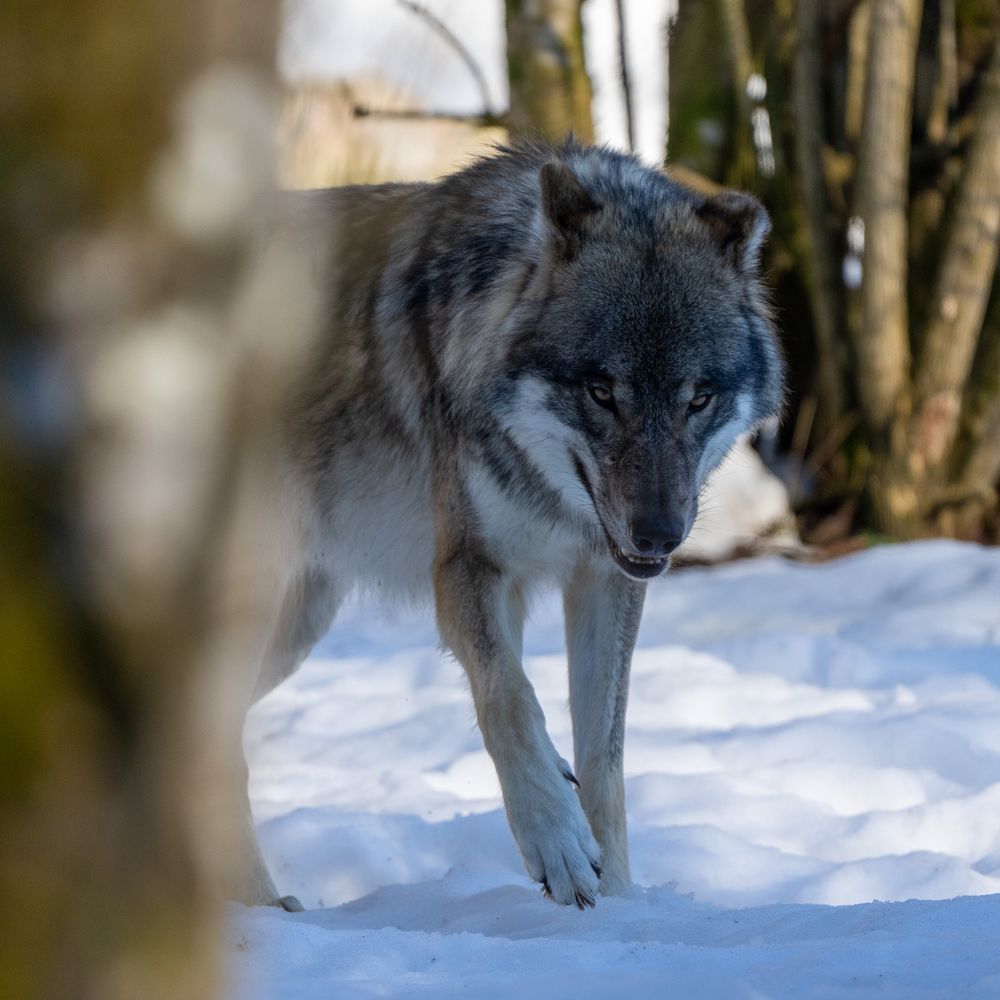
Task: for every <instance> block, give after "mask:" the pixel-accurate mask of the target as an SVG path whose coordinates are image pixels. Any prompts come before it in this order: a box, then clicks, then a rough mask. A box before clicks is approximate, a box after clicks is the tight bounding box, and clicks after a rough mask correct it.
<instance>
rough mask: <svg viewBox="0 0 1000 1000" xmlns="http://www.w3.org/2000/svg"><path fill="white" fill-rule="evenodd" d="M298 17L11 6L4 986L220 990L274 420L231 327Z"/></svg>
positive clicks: (5, 187)
mask: <svg viewBox="0 0 1000 1000" xmlns="http://www.w3.org/2000/svg"><path fill="white" fill-rule="evenodd" d="M277 25H278V9H277V5H276V4H272V3H264V4H257V5H254V7H253V9H252V10H248V9H247V8H246V7H245V6H244V5H242V4H237V3H236V2H235V0H207V2H194V0H182V2H178V3H174V4H162V3H158V2H154V0H128V2H126V0H105V2H102V3H98V4H96V5H95V4H93V3H83V2H74V0H53V2H52V3H47V4H35V3H31V2H28V0H13V2H11V3H8V4H6V5H5V6H3V7H0V51H2V52H3V53H4V59H3V66H2V67H0V73H2V74H3V76H4V79H3V80H2V82H0V93H2V95H3V96H2V98H0V133H2V147H3V150H4V155H3V157H2V159H0V230H2V231H3V233H4V239H3V241H2V246H0V760H2V762H3V763H2V772H0V773H2V775H3V781H2V785H0V914H2V917H0V925H2V928H3V933H2V934H0V993H2V995H3V996H5V997H7V996H9V997H12V998H14V997H16V998H18V1000H35V998H43V997H57V998H62V997H66V998H68V997H73V998H74V1000H75V998H81V1000H89V998H95V1000H97V998H100V1000H106V998H110V1000H116V998H121V1000H134V998H137V997H141V998H143V1000H157V998H163V1000H168V998H169V1000H175V998H178V997H184V998H193V1000H197V998H202V997H204V998H207V997H212V996H216V995H218V990H219V983H220V954H219V944H220V939H221V930H222V926H221V919H220V903H219V899H218V894H217V887H216V885H215V882H216V879H217V878H218V876H219V869H220V866H221V865H222V863H223V859H224V858H225V855H226V852H227V850H228V845H229V843H230V840H231V836H232V833H231V831H230V830H228V829H227V826H226V822H225V820H220V821H219V822H216V823H214V824H204V823H203V820H204V819H205V814H206V812H207V811H208V810H209V809H210V808H211V803H212V802H214V801H215V800H217V799H222V800H225V799H226V798H227V797H228V796H229V794H230V792H229V783H228V782H227V780H226V779H227V777H228V776H227V775H226V774H225V773H224V772H225V771H226V770H227V767H228V761H227V754H228V752H229V748H228V747H223V746H221V745H220V743H219V741H218V733H219V732H220V731H221V730H222V727H223V725H224V724H225V721H226V720H225V718H224V717H225V716H226V714H227V713H228V711H229V709H230V707H232V708H235V707H236V706H233V705H231V703H228V702H227V700H226V698H225V692H226V690H227V686H229V685H231V684H232V683H235V682H234V681H233V680H232V677H233V675H232V674H231V673H229V672H227V671H231V670H233V669H234V667H238V666H239V664H237V663H236V660H237V659H238V658H239V655H238V654H239V649H240V646H241V641H242V637H241V633H240V631H239V628H237V627H234V628H235V630H234V629H229V631H228V632H227V631H226V630H225V629H220V628H219V627H218V621H217V619H216V616H215V614H214V610H215V609H217V606H218V602H219V601H220V600H226V599H229V598H226V597H225V596H224V591H225V586H224V584H225V577H226V575H227V574H229V575H231V573H232V567H231V566H228V567H227V566H226V565H225V563H226V558H227V556H226V547H225V546H226V544H227V543H228V542H229V541H231V537H230V533H229V531H228V530H227V524H228V520H229V518H228V512H230V511H231V510H232V509H233V506H234V503H235V500H236V498H237V491H238V490H239V489H240V488H241V486H242V484H244V483H245V482H246V481H247V480H246V475H245V472H243V471H241V470H244V469H245V468H246V462H247V459H248V456H249V455H250V454H251V452H252V451H253V449H254V445H255V441H256V438H255V435H256V433H257V431H256V429H255V428H254V426H253V425H248V424H247V423H246V422H242V421H241V420H240V419H239V418H240V416H241V414H242V413H243V412H244V410H245V409H246V407H245V405H244V399H243V397H242V396H241V395H240V392H242V391H245V390H244V389H243V388H241V390H240V392H236V391H235V389H234V386H236V385H239V386H242V387H254V388H257V389H259V382H256V383H255V380H254V377H253V375H254V372H255V371H256V370H258V368H257V366H255V365H254V364H253V363H252V360H251V362H250V363H248V362H247V358H246V352H245V351H241V350H240V349H236V348H234V346H233V344H232V341H231V339H230V338H229V336H228V333H227V329H228V326H229V324H230V320H231V316H232V312H233V307H234V302H235V301H236V300H237V299H238V297H239V294H240V289H241V281H242V279H243V278H244V276H245V274H246V261H247V253H248V249H247V240H246V228H247V227H246V226H245V222H246V214H247V212H248V211H249V209H250V207H251V206H255V203H256V202H257V200H258V199H259V198H261V197H262V196H264V195H265V194H266V191H267V188H268V185H269V180H270V177H271V163H270V145H271V120H270V97H269V94H270V88H271V80H272V65H273V53H274V48H275V40H276V36H277ZM220 167H221V168H222V175H221V176H220V175H219V174H218V173H217V171H218V169H219V168H220ZM241 357H242V358H243V361H242V363H241V368H242V370H241V372H240V379H239V381H238V382H237V381H234V379H233V377H232V374H231V370H230V369H231V366H233V365H234V364H236V363H237V362H238V361H239V359H240V358H241ZM258 395H260V393H259V392H258ZM261 409H262V415H263V417H266V416H267V413H269V412H273V410H268V408H267V407H266V406H263V407H262V408H261ZM220 566H221V577H220ZM220 580H221V584H222V585H220ZM220 595H222V596H220ZM207 692H211V693H212V694H215V695H217V696H219V697H218V699H217V700H216V701H214V702H213V701H211V699H209V698H206V693H207Z"/></svg>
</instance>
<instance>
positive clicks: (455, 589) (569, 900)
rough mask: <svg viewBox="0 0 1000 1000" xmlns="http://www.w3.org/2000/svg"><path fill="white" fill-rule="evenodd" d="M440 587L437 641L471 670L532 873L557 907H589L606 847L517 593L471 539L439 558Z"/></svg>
mask: <svg viewBox="0 0 1000 1000" xmlns="http://www.w3.org/2000/svg"><path fill="white" fill-rule="evenodd" d="M434 583H435V594H436V599H437V615H438V625H439V628H440V632H441V638H442V640H443V641H444V643H445V645H446V646H448V647H449V648H450V649H451V650H452V652H454V654H455V655H456V656H457V657H458V659H459V661H460V662H461V664H462V666H463V667H464V668H465V672H466V673H467V674H468V676H469V685H470V687H471V689H472V697H473V700H474V702H475V706H476V716H477V718H478V720H479V728H480V730H481V731H482V734H483V742H484V744H485V745H486V750H487V752H488V753H489V755H490V756H491V757H492V758H493V763H494V764H495V766H496V769H497V775H498V776H499V778H500V787H501V789H502V791H503V799H504V806H505V807H506V810H507V821H508V823H509V824H510V828H511V832H512V833H513V834H514V839H515V840H516V841H517V845H518V847H519V848H520V850H521V856H522V857H523V858H524V863H525V866H526V868H527V870H528V874H529V875H530V876H531V877H532V878H533V879H535V880H536V881H538V882H541V884H542V886H543V887H544V889H545V893H546V895H548V896H549V897H551V898H552V899H553V900H555V901H556V902H558V903H566V904H575V905H576V906H578V907H579V908H580V909H583V908H584V907H585V906H593V905H594V901H595V898H596V896H597V891H598V878H599V875H600V871H601V869H600V849H599V848H598V846H597V842H596V841H595V840H594V837H593V835H592V834H591V832H590V826H589V825H588V823H587V818H586V816H584V813H583V809H582V808H581V807H580V800H579V796H578V794H577V791H576V787H575V783H574V779H573V776H572V773H571V772H570V770H569V766H568V765H567V763H566V762H565V761H564V760H563V759H562V758H561V757H560V756H559V754H558V753H557V752H556V749H555V747H554V746H553V745H552V741H551V740H550V739H549V736H548V733H547V732H546V731H545V717H544V715H543V714H542V709H541V706H540V705H539V704H538V699H537V698H536V697H535V693H534V691H533V689H532V687H531V683H530V681H529V680H528V678H527V676H526V675H525V673H524V670H523V668H522V666H521V657H520V650H521V635H522V629H523V623H524V601H523V598H522V596H521V593H520V591H519V589H518V588H517V586H516V585H514V584H513V583H512V582H511V581H510V579H509V578H508V577H507V576H506V574H504V573H503V571H502V570H501V569H500V568H499V567H498V566H496V565H495V564H493V563H492V562H491V561H490V559H489V557H488V556H487V555H486V554H485V553H483V552H482V551H481V550H479V549H477V548H476V547H475V546H474V545H473V544H472V543H470V542H469V541H468V540H467V539H465V540H462V541H461V542H460V543H459V544H457V545H454V546H453V547H452V548H451V550H450V551H449V552H448V553H447V554H445V555H444V556H443V557H441V558H439V560H438V562H437V563H436V565H435V574H434Z"/></svg>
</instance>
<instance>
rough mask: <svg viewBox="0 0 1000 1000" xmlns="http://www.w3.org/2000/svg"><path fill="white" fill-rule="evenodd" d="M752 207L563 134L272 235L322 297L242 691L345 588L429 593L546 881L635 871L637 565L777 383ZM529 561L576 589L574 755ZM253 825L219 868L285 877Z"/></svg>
mask: <svg viewBox="0 0 1000 1000" xmlns="http://www.w3.org/2000/svg"><path fill="white" fill-rule="evenodd" d="M767 230H768V222H767V216H766V214H765V213H764V211H763V209H762V208H761V207H760V206H759V205H758V204H757V202H755V201H754V200H753V199H752V198H750V197H749V196H747V195H741V194H735V193H725V194H722V195H719V196H716V197H714V198H708V199H706V198H704V197H701V196H698V195H695V194H693V193H691V192H690V191H688V190H686V189H685V188H682V187H681V186H679V185H677V184H675V183H673V182H672V181H671V180H669V179H668V178H667V177H666V176H665V175H664V174H662V173H661V172H659V171H655V170H651V169H648V168H646V167H644V166H642V165H640V164H639V163H638V162H637V161H636V160H635V159H633V158H632V157H629V156H625V155H622V154H619V153H616V152H612V151H609V150H607V149H600V148H594V147H583V146H579V145H576V144H574V143H572V142H568V143H566V144H565V145H563V146H561V147H549V146H524V147H519V148H516V149H501V150H499V151H498V153H497V155H495V156H492V157H490V158H487V159H483V160H480V161H478V162H476V163H474V164H473V165H472V166H470V167H468V168H467V169H465V170H463V171H461V172H459V173H457V174H454V175H452V176H450V177H447V178H445V179H443V180H441V181H439V182H437V183H434V184H405V185H404V184H390V185H380V186H373V187H352V188H341V189H334V190H329V191H320V192H310V193H306V194H302V195H297V196H290V199H289V201H288V203H287V205H286V212H285V216H284V219H283V220H282V223H281V225H280V226H279V227H278V231H277V232H276V233H274V234H273V236H272V239H274V240H281V239H289V238H290V239H294V240H296V241H303V240H304V241H305V243H306V244H307V245H308V246H310V248H311V251H310V252H311V253H313V256H314V260H315V267H316V274H317V277H318V280H319V281H320V283H321V287H322V292H323V295H324V310H323V315H324V321H323V327H322V333H321V336H320V338H319V342H318V345H317V347H316V350H315V351H314V353H313V354H312V355H311V357H310V361H309V364H308V365H307V366H306V371H305V374H304V376H303V381H302V385H301V390H300V392H299V394H298V396H297V398H296V403H295V406H294V407H293V412H292V413H291V414H290V416H289V419H288V424H287V428H286V433H285V434H284V437H283V440H284V442H285V445H284V453H283V454H282V455H281V456H280V459H281V462H282V465H283V467H284V468H285V469H286V470H287V471H286V474H285V475H284V477H283V483H284V487H283V488H284V489H285V491H286V493H287V496H286V499H285V505H286V509H287V511H288V520H289V525H290V526H291V527H290V538H292V539H293V540H294V543H291V542H290V544H289V546H288V548H289V551H288V553H287V557H286V558H285V559H284V560H283V562H282V565H281V567H280V570H276V574H275V580H276V608H279V609H280V610H279V611H278V612H277V613H276V617H275V623H274V626H273V629H272V630H271V635H270V637H269V639H268V641H267V643H266V650H265V651H264V652H263V653H262V657H261V662H260V664H259V668H255V669H257V677H256V696H257V697H259V696H260V695H261V694H263V693H265V692H266V691H268V690H270V689H271V688H272V687H274V686H275V685H276V684H277V683H279V682H280V681H281V680H282V679H283V678H284V677H285V676H287V675H288V674H289V673H290V672H291V671H293V670H294V669H295V668H296V667H297V665H298V664H299V662H300V661H301V660H302V659H303V658H304V657H305V656H306V655H307V653H308V651H309V649H310V648H311V646H312V644H313V643H314V642H315V641H316V640H317V639H318V638H319V637H320V636H321V635H322V634H323V633H324V631H325V630H326V629H327V628H328V627H329V625H330V623H331V622H332V620H333V617H334V615H335V613H336V610H337V608H338V606H339V604H340V602H341V601H342V600H343V598H344V597H345V595H346V594H347V593H349V592H350V591H351V590H352V589H354V588H357V587H365V588H367V589H369V590H371V591H376V592H378V593H380V594H385V595H389V596H393V597H396V598H402V599H405V600H415V599H419V598H420V597H421V596H422V595H425V594H430V593H432V592H433V594H434V600H435V606H436V612H437V618H438V624H439V628H440V633H441V638H442V642H443V644H444V645H445V647H446V648H448V649H450V650H451V651H453V652H454V654H455V655H456V657H457V658H458V660H459V661H460V662H461V664H462V666H463V667H464V668H465V671H466V673H467V675H468V678H469V683H470V687H471V691H472V696H473V699H474V702H475V707H476V714H477V718H478V721H479V725H480V728H481V730H482V734H483V739H484V743H485V746H486V749H487V750H488V752H489V753H490V755H491V756H492V758H493V761H494V763H495V764H496V767H497V773H498V775H499V778H500V784H501V787H502V790H503V796H504V802H505V806H506V809H507V816H508V820H509V822H510V826H511V829H512V832H513V834H514V837H515V839H516V841H517V843H518V846H519V847H520V850H521V853H522V855H523V857H524V861H525V865H526V867H527V870H528V872H529V874H530V875H531V877H532V878H534V879H535V880H537V881H538V882H540V883H541V884H542V885H543V887H544V889H545V892H546V894H547V895H549V896H550V897H551V898H553V899H554V900H556V901H558V902H560V903H572V904H576V905H578V906H581V907H582V906H586V905H593V903H594V901H595V898H596V895H597V893H598V891H602V892H605V893H621V892H624V891H625V890H626V889H627V887H628V885H629V869H628V855H627V848H626V836H625V806H624V779H623V735H624V720H625V707H626V701H627V693H628V674H629V664H630V661H631V656H632V649H633V646H634V644H635V638H636V633H637V630H638V625H639V618H640V615H641V610H642V603H643V598H644V594H645V587H646V582H645V581H646V580H647V579H648V578H650V577H652V576H655V575H658V574H659V573H661V572H662V571H663V570H665V569H666V567H667V565H668V561H669V552H670V550H671V549H672V548H673V547H674V546H675V545H676V544H677V543H678V542H679V541H680V540H681V538H682V537H683V536H684V535H686V533H687V532H688V531H689V530H690V527H691V524H692V522H693V520H694V517H695V514H696V512H697V503H698V496H699V493H700V491H701V489H702V487H703V486H704V483H705V480H706V477H707V476H708V474H709V473H710V472H711V470H712V469H713V468H714V467H715V466H716V465H717V464H718V462H719V461H720V460H721V459H722V458H723V456H724V455H725V454H726V452H727V450H728V448H729V447H730V446H731V444H732V443H733V442H734V440H735V439H736V437H737V436H738V435H739V434H741V433H743V432H744V431H747V430H749V429H751V428H753V427H754V426H755V425H757V424H758V423H760V422H761V421H762V420H764V419H766V418H768V417H770V416H772V415H774V414H775V413H776V412H777V411H778V409H779V407H780V402H781V391H782V390H781V385H782V363H781V358H780V352H779V349H778V346H777V342H776V338H775V335H774V332H773V329H772V324H771V322H770V319H769V315H768V311H767V308H766V304H765V296H764V292H763V289H762V286H761V283H760V278H759V272H758V254H759V250H760V245H761V242H762V240H763V239H764V237H765V236H766V233H767ZM544 583H551V584H554V585H556V586H558V587H560V588H561V589H562V590H563V593H564V596H565V607H566V626H567V646H568V653H569V675H570V706H571V711H572V717H573V744H574V745H573V752H574V759H575V777H574V773H573V771H571V770H570V768H569V765H568V764H567V763H566V761H565V760H563V759H562V758H561V757H560V755H559V753H558V752H557V751H556V749H555V748H554V746H553V745H552V742H551V740H550V739H549V737H548V735H547V734H546V731H545V723H544V718H543V716H542V711H541V708H540V707H539V705H538V702H537V699H536V698H535V695H534V692H533V690H532V688H531V684H530V682H529V681H528V679H527V677H526V676H525V674H524V671H523V669H522V666H521V633H522V626H523V621H524V615H525V610H526V606H527V601H528V598H529V594H530V592H531V590H532V588H534V587H535V586H536V585H538V584H544ZM432 587H433V591H432ZM577 782H578V784H577ZM246 815H247V816H249V810H246ZM246 843H247V849H246V851H245V853H246V858H245V860H243V861H241V862H240V864H241V866H242V867H241V868H240V870H239V872H238V874H237V876H236V877H235V878H234V880H233V882H234V884H233V885H232V886H231V891H232V893H233V894H235V895H236V896H237V897H238V898H241V899H242V900H243V901H245V902H249V903H255V902H270V903H274V902H277V901H278V896H277V893H276V891H275V889H274V885H273V883H272V882H271V879H270V877H269V875H268V874H267V871H266V869H265V868H264V866H263V862H262V861H261V859H260V854H259V851H258V850H257V849H256V846H255V842H254V838H253V833H252V829H251V830H248V831H247V835H246Z"/></svg>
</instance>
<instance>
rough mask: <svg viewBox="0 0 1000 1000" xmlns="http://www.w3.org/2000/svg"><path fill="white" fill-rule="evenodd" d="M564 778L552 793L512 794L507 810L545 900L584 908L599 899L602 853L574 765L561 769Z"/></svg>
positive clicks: (515, 835)
mask: <svg viewBox="0 0 1000 1000" xmlns="http://www.w3.org/2000/svg"><path fill="white" fill-rule="evenodd" d="M560 763H561V764H563V765H565V762H564V761H562V762H560ZM559 778H560V779H563V780H558V781H557V782H554V783H553V785H552V786H550V788H549V789H547V790H546V792H547V794H545V793H543V790H542V789H541V788H539V787H537V786H535V787H534V788H531V789H526V790H525V792H524V793H523V794H522V795H520V796H511V797H510V798H509V801H508V808H507V812H508V817H509V819H510V825H511V829H512V830H513V832H514V838H515V839H516V840H517V843H518V846H519V847H520V848H521V855H522V857H523V858H524V863H525V867H526V868H527V869H528V874H529V875H530V876H531V878H533V879H534V880H535V881H536V882H539V883H541V886H542V892H543V894H544V895H545V898H546V899H551V900H552V901H553V902H555V903H562V904H563V905H565V906H576V907H578V908H579V909H581V910H583V909H585V908H586V907H592V906H594V905H595V902H596V900H597V893H598V890H599V888H600V880H601V849H600V847H599V846H598V844H597V841H596V840H595V839H594V836H593V834H592V833H591V832H590V824H589V823H588V822H587V817H586V816H585V815H584V813H583V809H582V808H581V806H580V801H579V798H578V797H577V794H576V791H575V789H574V785H575V784H576V781H575V779H574V778H573V776H572V772H571V771H570V770H569V768H568V766H566V767H565V768H564V767H560V768H559ZM570 782H572V784H570Z"/></svg>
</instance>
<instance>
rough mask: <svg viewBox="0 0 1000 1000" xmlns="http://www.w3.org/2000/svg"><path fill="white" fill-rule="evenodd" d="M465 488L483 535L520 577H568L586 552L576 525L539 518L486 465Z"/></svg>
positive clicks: (472, 474)
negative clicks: (501, 484)
mask: <svg viewBox="0 0 1000 1000" xmlns="http://www.w3.org/2000/svg"><path fill="white" fill-rule="evenodd" d="M465 484H466V488H467V490H468V493H469V499H470V501H471V502H472V506H473V510H474V511H475V514H476V519H477V523H478V528H479V534H480V536H481V537H482V538H483V539H484V541H485V542H486V543H487V545H488V546H489V550H490V552H491V553H492V555H493V556H494V558H495V559H496V560H497V561H498V562H499V563H500V564H501V565H503V566H504V567H506V568H507V569H509V570H510V572H511V573H512V574H513V575H514V576H515V578H517V579H518V580H519V581H523V582H526V583H530V582H532V581H535V580H544V579H549V580H557V581H564V580H566V579H568V577H569V574H570V573H571V572H572V570H573V567H574V566H575V565H576V564H577V563H578V561H579V559H580V557H581V555H582V554H583V552H584V543H583V539H582V537H581V535H580V533H579V532H578V531H577V530H574V528H573V527H572V526H571V525H566V526H563V525H558V524H556V525H553V524H552V523H551V522H549V521H548V520H546V519H543V518H540V517H538V516H537V515H535V514H533V512H532V511H530V510H529V509H528V508H527V507H526V506H525V505H524V504H522V503H519V502H518V501H517V500H516V499H515V498H513V497H512V496H511V495H510V494H509V493H507V492H506V491H505V490H504V489H503V488H502V487H501V486H500V484H499V483H498V482H497V481H496V479H495V478H494V476H493V475H492V473H491V472H490V471H489V470H488V469H487V468H486V467H485V466H483V465H476V466H475V467H473V468H472V469H471V470H470V471H469V472H468V474H467V476H466V480H465Z"/></svg>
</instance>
